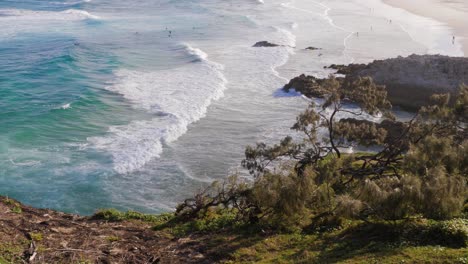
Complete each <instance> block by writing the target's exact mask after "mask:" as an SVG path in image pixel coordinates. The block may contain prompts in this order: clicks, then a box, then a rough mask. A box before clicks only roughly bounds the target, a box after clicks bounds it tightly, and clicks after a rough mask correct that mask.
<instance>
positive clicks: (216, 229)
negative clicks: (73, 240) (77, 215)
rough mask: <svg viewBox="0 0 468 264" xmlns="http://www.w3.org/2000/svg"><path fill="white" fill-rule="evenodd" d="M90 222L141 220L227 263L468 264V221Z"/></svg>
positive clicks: (211, 217) (108, 214)
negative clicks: (295, 228) (311, 225)
mask: <svg viewBox="0 0 468 264" xmlns="http://www.w3.org/2000/svg"><path fill="white" fill-rule="evenodd" d="M94 218H96V219H105V220H108V221H124V220H127V221H131V220H141V221H145V222H149V223H151V224H153V225H154V228H153V229H154V230H157V231H159V232H160V234H166V235H168V236H171V237H187V236H189V235H190V236H191V235H194V234H195V235H196V237H198V238H197V239H196V241H197V243H199V246H201V247H203V248H204V250H203V251H204V252H205V253H206V254H207V255H209V256H210V257H211V258H213V259H219V260H222V261H225V262H226V263H465V264H468V220H467V219H453V220H450V221H434V220H426V219H421V218H415V219H409V220H405V221H392V222H385V221H380V222H374V223H366V222H362V221H350V220H344V221H341V222H340V225H339V226H334V227H333V228H332V227H330V228H320V229H309V230H308V229H307V228H306V229H304V230H303V231H302V232H298V233H280V232H278V231H273V230H269V231H268V230H267V231H264V230H263V229H262V227H261V226H254V225H250V226H246V225H242V224H240V223H239V222H237V221H236V219H235V214H233V213H232V211H223V212H208V213H207V214H206V215H204V216H203V217H201V218H199V219H193V220H178V219H177V218H175V216H174V214H163V215H145V214H140V213H137V212H125V213H124V212H119V211H117V210H112V209H107V210H101V211H99V212H97V213H96V214H95V215H94ZM192 237H193V236H192ZM108 240H109V241H110V242H113V241H116V240H114V239H113V238H109V239H108ZM111 240H112V241H111Z"/></svg>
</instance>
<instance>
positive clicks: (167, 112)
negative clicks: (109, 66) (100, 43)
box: [89, 45, 227, 174]
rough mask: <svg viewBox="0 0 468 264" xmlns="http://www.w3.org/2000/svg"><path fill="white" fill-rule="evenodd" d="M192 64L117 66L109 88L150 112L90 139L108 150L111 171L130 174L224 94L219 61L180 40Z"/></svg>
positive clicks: (178, 135) (223, 81)
mask: <svg viewBox="0 0 468 264" xmlns="http://www.w3.org/2000/svg"><path fill="white" fill-rule="evenodd" d="M185 49H186V51H187V54H188V55H190V56H195V57H196V58H197V60H196V62H195V63H190V64H187V65H184V66H182V67H179V68H176V69H171V70H162V71H154V72H141V71H130V70H120V71H117V72H116V76H117V82H116V83H115V84H114V85H111V86H109V87H107V89H108V90H110V91H113V92H116V93H119V94H121V95H122V96H123V97H124V98H126V99H127V100H129V101H131V102H132V103H133V104H134V106H135V107H136V108H140V109H144V110H146V111H147V112H149V113H151V114H153V115H154V118H152V119H150V120H140V121H133V122H131V123H130V124H128V125H125V126H114V127H111V128H110V129H109V134H108V135H107V136H105V137H95V138H90V139H89V141H90V142H92V143H93V146H94V147H95V148H97V149H100V150H104V151H108V152H110V153H111V155H112V158H113V162H114V170H115V171H117V172H118V173H122V174H123V173H129V172H132V171H135V170H138V169H140V168H141V167H143V166H144V165H145V164H146V163H147V162H149V161H150V160H152V159H154V158H157V157H159V155H160V154H161V152H162V151H163V144H164V143H168V142H171V141H174V140H176V139H177V138H178V137H180V136H181V135H183V134H184V133H185V132H186V131H187V128H188V125H190V124H191V123H193V122H196V121H197V120H199V119H201V118H203V117H204V116H205V114H206V111H207V108H208V106H209V105H210V104H211V103H212V101H213V100H216V99H218V98H220V97H222V96H223V90H224V89H225V88H226V83H227V80H226V79H225V77H224V75H223V73H222V71H223V66H222V65H220V64H218V63H216V62H212V61H210V60H208V55H207V54H206V53H205V52H203V51H202V50H200V49H196V48H193V47H191V46H190V45H185Z"/></svg>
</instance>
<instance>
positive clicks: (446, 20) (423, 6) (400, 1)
mask: <svg viewBox="0 0 468 264" xmlns="http://www.w3.org/2000/svg"><path fill="white" fill-rule="evenodd" d="M383 2H384V3H385V4H387V5H390V6H392V7H396V8H400V9H404V10H406V11H408V12H410V13H413V14H416V15H419V16H423V17H427V18H432V19H435V20H437V21H439V22H442V23H443V24H445V25H447V26H448V27H450V28H451V29H452V30H453V31H454V34H455V38H456V41H457V42H459V43H460V44H461V46H462V51H463V53H464V57H468V27H467V25H468V14H467V12H464V11H463V10H460V9H456V8H455V7H454V6H450V5H449V4H448V3H444V2H446V1H445V0H412V1H407V0H383ZM466 8H467V10H468V6H467V7H466Z"/></svg>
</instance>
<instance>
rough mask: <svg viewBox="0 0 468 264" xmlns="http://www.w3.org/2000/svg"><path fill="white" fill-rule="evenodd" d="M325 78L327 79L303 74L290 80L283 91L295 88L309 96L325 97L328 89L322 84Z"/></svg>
mask: <svg viewBox="0 0 468 264" xmlns="http://www.w3.org/2000/svg"><path fill="white" fill-rule="evenodd" d="M324 80H325V79H319V78H315V77H314V76H306V75H304V74H301V75H300V76H298V77H296V78H294V79H292V80H291V81H289V83H288V84H286V85H285V86H284V87H283V91H285V92H289V90H291V89H294V90H296V91H297V92H300V93H301V94H303V95H305V96H307V97H315V98H323V97H324V96H325V93H326V91H325V90H323V89H322V86H321V84H322V83H323V82H324Z"/></svg>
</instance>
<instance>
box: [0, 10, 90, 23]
mask: <svg viewBox="0 0 468 264" xmlns="http://www.w3.org/2000/svg"><path fill="white" fill-rule="evenodd" d="M85 19H99V16H95V15H92V14H90V13H89V12H87V11H84V10H78V9H68V10H65V11H61V12H52V11H33V10H25V9H0V21H1V20H15V21H17V20H65V21H67V20H85Z"/></svg>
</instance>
